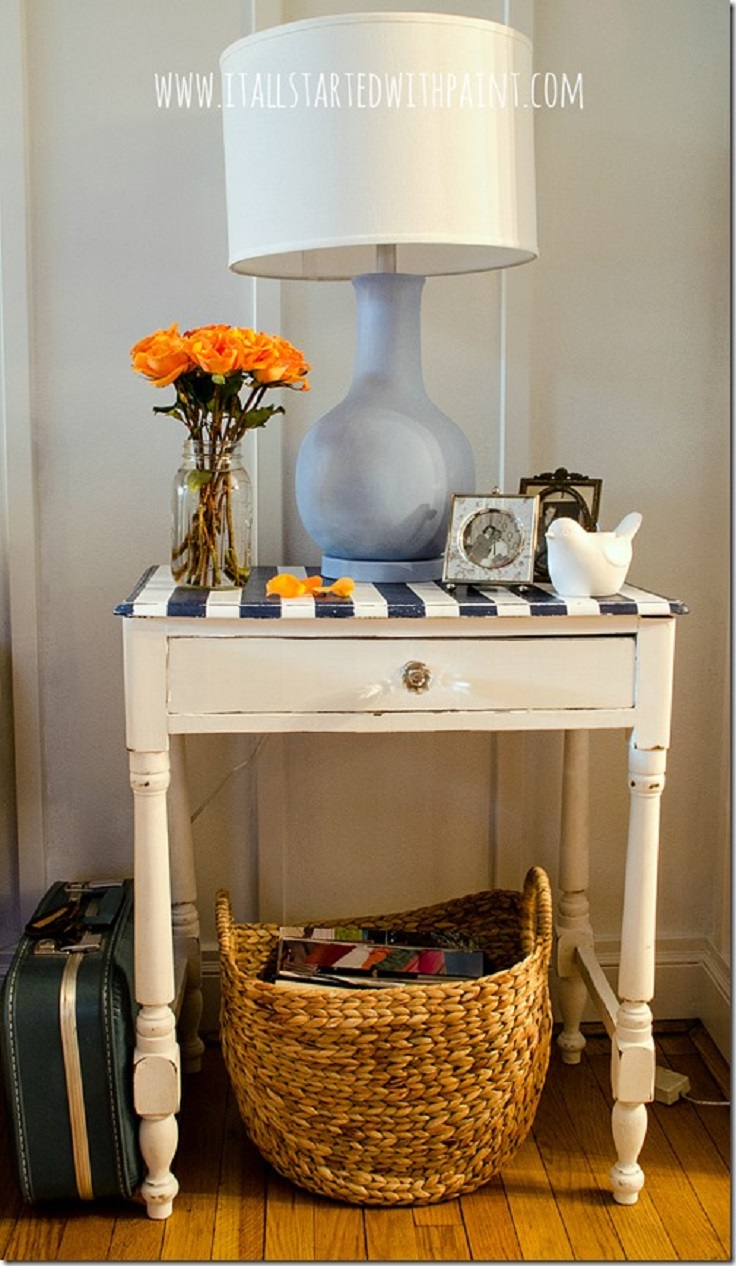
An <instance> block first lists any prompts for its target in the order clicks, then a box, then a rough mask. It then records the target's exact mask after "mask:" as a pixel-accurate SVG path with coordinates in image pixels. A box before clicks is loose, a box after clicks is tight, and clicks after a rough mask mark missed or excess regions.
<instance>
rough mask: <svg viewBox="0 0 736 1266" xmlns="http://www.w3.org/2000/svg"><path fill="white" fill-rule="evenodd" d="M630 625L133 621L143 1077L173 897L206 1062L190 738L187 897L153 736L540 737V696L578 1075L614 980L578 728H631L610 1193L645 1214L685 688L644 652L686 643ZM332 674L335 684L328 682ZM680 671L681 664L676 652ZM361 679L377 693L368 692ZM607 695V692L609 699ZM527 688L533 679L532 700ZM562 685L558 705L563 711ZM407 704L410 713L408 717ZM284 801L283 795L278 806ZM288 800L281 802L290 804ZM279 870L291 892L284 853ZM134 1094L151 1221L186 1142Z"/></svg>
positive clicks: (159, 1020)
mask: <svg viewBox="0 0 736 1266" xmlns="http://www.w3.org/2000/svg"><path fill="white" fill-rule="evenodd" d="M264 602H268V599H267V598H266V599H264ZM616 618H617V620H618V622H619V624H620V625H621V626H622V629H623V630H624V632H623V633H622V634H619V636H617V637H610V636H608V632H607V630H608V624H609V617H608V616H606V615H600V616H599V617H598V619H597V621H593V620H592V619H591V617H578V616H556V617H554V618H550V617H546V618H545V617H543V616H536V617H534V616H531V615H527V616H521V617H516V618H515V619H512V620H509V618H508V617H505V616H497V617H486V618H480V619H478V618H476V619H473V618H469V617H463V618H461V619H457V620H456V621H455V622H454V629H455V636H454V638H453V639H452V641H449V640H447V639H443V638H441V637H434V638H432V637H431V635H430V636H426V633H427V632H428V631H431V628H432V624H433V617H432V616H431V615H427V616H425V618H424V619H419V620H416V619H415V620H413V621H412V623H414V624H415V625H417V624H418V625H419V630H420V631H419V632H418V633H417V634H415V636H414V637H413V638H411V640H409V639H408V636H407V633H406V630H404V636H403V637H395V636H394V634H395V630H396V629H398V628H401V627H402V624H404V625H405V624H406V621H402V620H400V619H395V618H394V619H385V620H382V621H381V622H380V623H376V622H375V621H372V620H370V619H368V620H362V619H360V618H359V617H355V616H349V617H347V619H348V620H349V621H350V636H349V637H348V636H345V634H344V631H343V634H342V635H341V636H333V630H335V631H336V630H338V629H340V628H343V630H344V625H345V623H346V620H345V619H342V620H341V619H334V620H330V619H327V618H325V619H320V620H316V619H315V617H314V615H313V614H312V615H311V618H310V617H309V616H307V615H305V616H303V618H302V619H301V620H300V619H295V618H293V616H292V617H288V616H285V615H283V614H282V618H281V619H279V620H278V635H276V634H274V633H272V634H271V636H270V637H263V636H261V629H262V626H263V620H261V619H258V618H257V617H256V618H251V619H246V618H241V619H237V618H236V619H231V620H225V619H223V617H222V615H221V614H220V615H218V616H217V617H212V618H208V617H206V616H205V617H202V618H199V619H192V618H191V617H177V616H159V617H151V616H130V617H126V618H125V625H124V628H125V643H126V648H127V653H126V660H125V665H126V670H125V686H126V699H127V741H128V747H129V749H130V768H131V785H132V787H133V791H134V799H135V818H134V823H135V864H136V875H135V879H136V894H140V897H138V898H137V901H138V904H137V917H136V996H137V998H138V1000H139V1001H140V1002H141V1003H142V1004H143V1007H142V1011H141V1016H140V1018H139V1022H138V1048H137V1060H138V1061H139V1064H138V1065H137V1068H140V1069H141V1070H143V1069H145V1067H146V1064H145V1059H146V1058H148V1060H149V1062H150V1063H152V1065H153V1069H154V1072H158V1073H160V1071H161V1069H162V1068H163V1066H164V1064H165V1062H166V1060H167V1059H168V1058H169V1056H170V1051H171V1041H172V1029H173V1017H172V1020H171V1025H169V1024H168V1022H167V1020H166V1016H167V1014H170V1009H169V1004H170V1003H171V1001H172V999H173V994H174V985H173V951H172V913H171V905H172V900H173V928H174V932H176V931H177V930H178V931H179V933H180V934H182V933H183V934H184V936H185V937H186V938H187V941H188V945H187V950H188V959H189V966H190V969H191V972H192V978H191V981H190V988H189V993H190V995H192V999H190V1002H192V1000H193V998H194V997H196V1004H194V1005H190V1006H189V1007H188V1010H187V1015H186V1020H187V1032H186V1034H185V1035H184V1040H185V1041H186V1044H187V1051H188V1053H189V1055H190V1057H191V1056H194V1057H195V1058H196V1056H197V1054H198V1052H197V1050H196V1034H194V1033H193V1032H192V1024H193V1021H194V1018H195V1015H196V1012H197V1011H198V1008H199V999H200V996H201V994H200V982H201V974H200V967H199V944H198V923H197V918H196V891H195V877H194V866H193V849H192V833H191V829H190V819H189V814H188V812H187V811H186V808H185V805H186V791H185V787H184V780H185V766H184V761H183V759H182V755H183V753H182V747H181V740H180V739H179V738H176V737H174V751H175V754H176V756H175V766H176V773H177V779H178V782H179V786H178V787H176V788H175V789H174V795H173V796H172V810H173V813H172V816H171V851H172V857H173V859H174V861H173V866H172V870H173V874H174V879H175V886H174V888H173V889H172V887H171V885H170V881H169V869H168V858H169V824H168V822H167V813H166V790H167V787H168V770H169V758H168V753H167V751H165V750H164V751H150V750H149V751H146V750H137V745H138V744H141V743H147V742H148V741H149V738H150V736H152V735H153V736H158V735H160V734H161V733H162V731H166V732H167V733H168V732H169V731H170V732H171V733H172V735H174V736H176V735H177V733H178V729H179V726H180V723H181V712H182V710H183V708H184V707H186V711H187V719H188V723H189V725H190V727H191V730H192V731H194V732H196V730H197V729H200V728H201V729H202V730H204V731H205V732H211V731H212V730H213V729H216V728H217V727H218V726H219V725H220V724H221V723H223V721H224V719H225V715H226V716H227V723H228V724H229V725H230V726H232V727H233V728H237V729H240V730H242V731H245V732H251V731H259V730H263V729H268V728H269V725H270V724H271V722H272V719H273V716H274V714H275V713H276V712H278V713H279V714H280V716H281V720H282V725H283V727H284V729H285V730H287V731H289V732H291V731H293V732H296V733H299V732H300V731H303V730H304V729H310V728H312V727H314V728H316V729H318V730H319V731H322V732H331V731H334V730H337V731H340V730H343V729H347V730H348V731H349V730H350V728H351V722H352V719H353V718H354V717H355V716H359V717H360V718H361V721H362V723H363V726H364V728H365V731H366V732H367V733H369V734H371V733H373V734H375V733H376V732H378V733H379V734H380V733H382V732H383V731H384V729H385V727H386V724H387V723H389V725H390V724H391V723H393V724H396V723H397V722H398V721H399V720H400V718H402V717H404V716H405V715H407V713H408V715H409V716H411V718H412V722H413V725H414V726H415V727H416V728H417V730H421V731H424V733H425V734H427V733H428V734H433V733H435V732H436V731H442V730H444V729H445V728H446V727H464V726H466V725H467V724H468V723H471V724H473V725H476V726H483V727H485V728H486V729H488V730H503V729H504V728H506V727H507V726H510V727H513V726H514V724H515V723H516V718H517V717H518V715H519V714H526V722H525V724H526V725H527V726H528V727H530V728H533V727H534V725H535V723H536V719H537V708H536V700H537V699H538V700H539V711H540V713H541V715H542V717H543V718H544V721H545V723H551V724H554V725H555V727H556V728H558V729H564V730H567V731H568V733H567V736H566V744H565V759H564V763H563V813H562V835H561V844H560V875H561V883H562V895H561V898H560V906H559V925H560V929H561V953H560V968H561V976H562V980H561V982H560V986H561V987H560V1004H561V1007H562V1011H563V1018H564V1028H563V1034H562V1042H561V1044H562V1047H563V1052H564V1055H565V1058H567V1059H568V1060H569V1062H576V1061H577V1060H579V1053H580V1049H581V1046H582V1041H581V1038H580V1034H579V1024H580V1020H581V1017H582V1011H583V1003H584V998H583V996H582V995H583V989H582V986H583V982H584V981H585V980H586V979H587V980H590V979H593V980H594V981H595V982H598V981H599V977H598V976H596V973H595V969H594V970H593V973H592V975H591V969H590V966H589V967H588V970H587V972H586V973H585V974H582V975H581V974H580V972H579V968H578V963H577V961H576V948H577V946H578V945H580V946H581V947H582V948H584V949H585V951H586V954H587V956H588V958H589V959H590V956H591V954H592V941H593V937H592V929H591V925H590V920H589V917H588V897H587V886H588V857H587V854H588V849H589V837H588V829H587V794H588V791H587V782H588V772H589V771H588V750H587V735H586V734H584V733H580V734H579V733H577V732H578V731H585V730H586V729H587V728H588V726H589V725H590V724H591V723H592V724H601V723H608V724H618V725H620V726H624V727H626V728H627V729H631V759H630V770H629V787H630V801H631V803H630V817H629V835H628V847H627V854H626V856H627V865H626V893H625V902H624V916H623V922H622V929H621V966H620V972H619V993H620V996H621V1004H620V1006H619V1007H618V1010H617V1013H616V1018H615V1028H614V1034H613V1057H612V1085H613V1093H614V1098H615V1099H616V1104H615V1108H614V1118H613V1133H614V1139H615V1142H616V1145H617V1149H618V1161H617V1163H616V1165H615V1166H614V1168H613V1171H612V1182H613V1190H614V1195H615V1198H616V1199H617V1200H619V1201H620V1202H622V1203H632V1202H633V1200H635V1199H636V1195H637V1193H638V1190H639V1188H640V1187H641V1185H642V1183H643V1175H642V1173H641V1169H640V1167H639V1165H638V1159H637V1158H638V1152H639V1149H640V1148H641V1145H642V1142H643V1138H644V1130H645V1128H646V1112H645V1111H644V1109H643V1107H642V1105H643V1104H644V1103H646V1102H648V1101H649V1100H650V1099H651V1097H652V1093H651V1085H650V1082H651V1083H653V1077H654V1054H653V1052H654V1046H653V1041H652V1028H651V1020H652V1013H651V1010H650V1008H649V1006H648V1000H649V999H650V998H651V996H652V993H653V972H654V935H653V928H654V919H655V914H656V867H657V855H658V827H659V816H658V812H657V811H655V807H654V806H655V805H656V806H658V802H659V795H660V793H661V790H662V785H663V774H664V764H665V751H664V747H665V745H666V729H667V722H668V719H669V711H670V695H671V689H672V680H671V673H670V676H669V677H667V676H665V675H664V674H663V673H662V671H661V670H660V667H659V662H658V661H655V660H652V659H651V657H650V659H649V661H648V662H649V664H650V666H651V671H652V677H653V685H652V686H651V688H650V684H649V681H648V679H647V671H646V664H647V660H646V657H644V656H641V655H639V653H638V644H639V642H640V641H642V640H643V641H645V642H646V643H647V645H649V644H650V642H651V640H652V634H651V630H652V628H654V629H658V630H661V636H660V638H659V641H660V643H662V644H663V645H666V646H667V647H668V648H669V650H670V652H671V650H672V646H673V641H672V638H671V636H669V635H668V636H666V637H665V634H664V629H665V627H667V628H669V627H670V626H674V618H673V617H668V618H662V617H659V618H657V617H641V616H638V615H630V616H624V615H621V616H617V617H616ZM434 622H436V624H437V625H439V627H440V628H444V627H445V624H446V620H445V618H444V617H443V616H442V615H440V616H439V617H436V618H435V621H434ZM581 623H582V624H583V625H584V627H586V628H591V629H597V636H595V635H594V634H592V633H587V634H585V633H583V632H581V631H580V624H581ZM514 624H515V626H516V628H517V630H518V635H517V636H516V637H511V638H509V637H507V636H505V630H506V629H507V628H508V627H510V626H511V625H514ZM307 627H309V628H310V629H311V637H309V638H305V637H304V636H303V634H304V630H305V629H306V628H307ZM560 628H561V629H562V630H563V633H562V635H560ZM183 634H185V635H183ZM593 649H595V652H596V654H597V655H598V657H599V658H598V660H597V662H596V671H595V672H594V673H590V672H589V673H587V680H586V663H589V659H588V657H589V656H590V653H591V651H592V650H593ZM407 652H408V653H409V655H410V658H411V660H412V661H424V662H425V663H427V664H431V665H432V667H431V669H430V670H429V672H430V687H429V689H428V690H427V691H426V692H421V693H419V694H417V693H416V692H414V691H413V690H410V689H408V687H407V684H406V678H405V675H404V674H403V673H402V669H401V665H402V664H405V663H406V654H407ZM445 659H449V661H450V662H451V664H452V673H451V677H452V681H453V683H454V685H455V687H456V688H455V689H448V688H447V686H445V687H444V688H443V689H442V690H441V692H440V697H439V704H440V706H437V705H436V704H435V705H434V706H432V704H431V692H432V684H431V682H432V680H433V679H434V675H435V674H437V676H438V677H439V680H440V684H441V682H442V673H443V671H445V672H446V674H447V675H448V676H450V674H449V673H447V670H446V667H445V668H443V664H444V661H445ZM635 661H636V663H637V689H636V692H634V690H633V685H634V662H635ZM325 663H326V664H328V665H330V667H331V671H329V672H322V671H321V666H322V665H323V664H325ZM667 663H668V664H669V666H670V669H671V667H672V655H671V653H670V655H669V658H668V659H667ZM162 665H164V666H165V669H164V671H162ZM436 665H439V669H438V668H437V667H436ZM389 666H390V667H389ZM387 680H389V681H390V686H389V689H388V692H386V690H385V689H383V690H379V691H377V690H376V687H375V684H374V683H376V682H383V683H385V682H386V681H387ZM361 681H362V682H363V683H365V685H364V689H361V688H360V682H361ZM581 682H582V683H584V684H583V687H582V691H581ZM603 682H605V683H606V687H605V689H602V687H601V683H603ZM305 683H306V689H305ZM481 683H482V685H481ZM518 683H522V689H521V690H519V686H518ZM550 683H552V684H553V688H554V689H553V694H555V692H556V694H555V697H554V698H553V697H552V695H551V694H550ZM592 683H594V685H592ZM152 684H153V690H152ZM611 692H612V693H611ZM612 698H613V699H614V700H615V699H616V698H619V699H622V700H624V701H625V704H626V705H627V706H622V707H620V708H619V713H618V716H617V717H616V719H615V720H614V719H613V718H612V709H611V700H612ZM336 700H337V701H338V703H339V708H338V707H337V706H336ZM366 701H368V706H367V705H366ZM407 701H408V702H409V703H410V704H411V706H407ZM427 701H430V703H429V706H426V704H427ZM225 704H227V709H228V710H227V713H226V714H225V713H224V705H225ZM421 705H425V706H421ZM596 710H598V713H599V717H598V719H597V721H596V720H595V712H596ZM640 722H641V723H642V725H643V726H644V727H645V732H646V733H647V734H648V735H650V736H654V737H656V738H658V739H660V740H661V745H658V746H657V748H656V749H655V750H654V751H651V750H647V749H645V748H643V747H642V746H641V735H640V728H639V727H640ZM279 790H280V789H278V788H276V789H275V793H276V795H277V796H278V794H279ZM280 798H281V800H283V795H282V796H281V797H280ZM280 861H281V867H282V880H283V878H284V874H283V861H284V853H283V851H282V852H281V854H280ZM274 895H275V898H276V904H277V906H278V907H279V908H278V913H279V915H280V916H281V917H284V910H283V902H282V903H280V905H279V903H278V894H277V893H276V894H274ZM593 992H594V995H595V997H596V999H597V1000H598V1001H599V1002H602V1003H603V1007H604V1014H606V1018H607V1019H608V1020H609V1021H610V1019H611V1011H612V1007H611V1005H610V999H609V998H608V995H607V994H606V992H605V990H603V989H602V988H600V986H599V987H597V988H595V989H594V991H593ZM642 999H647V1002H643V1001H641V1000H642ZM141 1026H143V1027H141ZM146 1026H147V1027H146ZM156 1061H158V1062H156ZM137 1084H138V1083H136V1085H137ZM151 1084H153V1083H151ZM145 1085H146V1086H148V1082H146V1083H145ZM136 1094H137V1099H136V1103H137V1107H138V1111H139V1112H140V1113H141V1115H142V1116H143V1117H144V1118H145V1120H146V1127H145V1132H144V1136H142V1138H143V1137H144V1138H145V1146H146V1149H147V1150H146V1151H145V1153H144V1154H145V1156H146V1159H147V1161H148V1163H149V1166H150V1167H151V1169H152V1173H153V1174H155V1177H154V1176H152V1177H149V1178H148V1179H147V1181H146V1182H145V1183H144V1186H143V1194H144V1197H145V1198H146V1200H147V1202H148V1204H149V1212H151V1215H152V1216H156V1217H161V1216H167V1214H168V1212H170V1209H171V1201H172V1199H173V1187H174V1185H175V1180H174V1179H173V1178H171V1176H170V1174H169V1171H168V1169H167V1168H166V1165H168V1164H170V1161H171V1155H169V1154H168V1153H167V1148H168V1146H169V1144H170V1141H171V1134H170V1122H169V1120H168V1118H170V1117H171V1114H172V1113H173V1112H175V1110H176V1105H172V1101H171V1098H170V1096H169V1097H168V1098H167V1096H166V1094H165V1093H164V1091H163V1090H162V1098H161V1104H160V1105H157V1103H156V1101H155V1098H152V1097H151V1095H150V1094H149V1093H146V1094H145V1095H142V1094H141V1095H138V1090H136ZM642 1113H643V1115H642Z"/></svg>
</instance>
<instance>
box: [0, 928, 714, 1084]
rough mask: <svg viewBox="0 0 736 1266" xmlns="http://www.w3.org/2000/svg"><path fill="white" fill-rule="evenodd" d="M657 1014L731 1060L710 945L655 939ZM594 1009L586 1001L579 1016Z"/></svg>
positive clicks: (205, 958) (216, 991) (210, 985)
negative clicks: (707, 1040)
mask: <svg viewBox="0 0 736 1266" xmlns="http://www.w3.org/2000/svg"><path fill="white" fill-rule="evenodd" d="M596 949H597V951H598V958H599V961H600V964H601V966H602V968H603V970H604V972H605V974H606V976H607V977H608V980H609V981H610V983H611V985H612V987H613V988H614V989H615V987H616V974H617V971H618V958H619V944H618V941H617V940H613V939H605V938H601V939H600V940H597V941H596ZM12 952H13V951H12V946H11V947H9V948H4V949H2V950H0V978H4V977H5V974H6V972H7V970H8V967H9V966H10V960H11V958H12ZM550 983H551V994H552V1005H553V1007H554V1011H555V1018H556V1019H559V1018H560V1017H559V1008H558V1006H557V988H556V977H555V973H554V972H552V974H551V980H550ZM202 993H203V998H204V1009H203V1013H202V1031H203V1032H204V1033H216V1032H217V1031H218V1029H219V1019H220V967H219V960H218V953H217V947H216V946H215V945H206V946H204V947H203V949H202ZM652 1010H653V1012H654V1018H655V1019H656V1020H700V1021H702V1023H703V1025H704V1026H705V1028H706V1029H707V1031H708V1033H709V1034H710V1036H711V1038H712V1039H713V1041H714V1042H715V1044H716V1046H717V1047H718V1049H719V1051H720V1052H721V1054H722V1055H723V1057H724V1059H726V1060H728V1062H729V1063H730V1060H731V971H730V967H729V965H728V963H727V962H726V961H725V960H724V959H723V957H722V956H721V955H720V954H719V953H718V951H717V950H716V948H715V946H714V945H712V943H711V942H710V941H708V940H705V939H702V940H700V939H686V938H684V937H682V938H679V939H678V938H676V937H673V938H671V939H668V940H661V941H658V943H657V976H656V996H655V999H654V1004H653V1007H652ZM597 1018H598V1017H597V1014H596V1012H595V1009H594V1007H593V1005H592V1003H588V1005H587V1007H586V1010H585V1014H584V1016H583V1019H584V1020H595V1019H597Z"/></svg>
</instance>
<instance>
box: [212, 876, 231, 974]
mask: <svg viewBox="0 0 736 1266" xmlns="http://www.w3.org/2000/svg"><path fill="white" fill-rule="evenodd" d="M215 924H216V926H217V940H218V942H219V945H220V951H221V953H223V954H226V955H227V957H228V958H232V953H233V947H232V940H233V929H234V926H235V924H234V921H233V908H232V905H231V904H230V893H229V892H227V891H226V889H225V888H219V889H218V891H217V895H216V897H215Z"/></svg>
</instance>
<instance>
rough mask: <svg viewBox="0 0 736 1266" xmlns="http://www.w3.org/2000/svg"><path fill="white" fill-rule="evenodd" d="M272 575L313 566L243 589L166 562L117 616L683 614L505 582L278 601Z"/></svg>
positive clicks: (266, 574)
mask: <svg viewBox="0 0 736 1266" xmlns="http://www.w3.org/2000/svg"><path fill="white" fill-rule="evenodd" d="M278 572H290V573H291V574H292V575H295V576H299V577H304V576H307V575H316V574H318V572H319V569H318V568H317V567H286V566H284V567H254V568H253V571H252V572H251V575H250V578H249V580H248V583H247V585H245V586H244V588H242V589H219V590H210V589H188V588H183V587H181V586H178V585H176V584H175V582H174V580H173V579H172V575H171V571H170V569H169V567H168V566H159V567H155V566H154V567H149V568H148V570H147V571H145V572H144V573H143V575H142V576H141V578H140V580H139V581H138V584H137V585H136V586H135V588H134V589H133V591H132V593H131V594H130V596H129V597H128V598H126V599H125V601H124V602H121V603H119V605H118V606H117V607H116V608H115V615H122V616H148V617H162V616H166V617H171V616H181V617H186V618H188V619H191V618H192V617H195V618H201V617H207V618H218V617H219V618H221V619H242V620H278V619H287V618H297V619H311V618H318V619H319V618H322V619H325V618H326V619H345V618H348V619H352V618H358V619H361V618H362V619H424V618H446V617H448V616H449V617H450V618H452V617H455V616H475V617H478V616H591V615H593V616H597V615H604V616H605V615H639V616H673V615H685V614H686V613H687V607H686V606H685V604H684V603H683V602H680V601H678V600H677V599H673V598H664V597H662V596H661V595H660V594H656V593H650V592H649V591H648V590H645V589H638V588H636V587H635V586H634V585H624V586H623V588H622V589H621V592H620V593H617V594H614V595H613V596H611V597H608V598H561V597H560V596H559V594H556V593H555V592H554V590H553V589H552V587H551V585H541V584H540V585H536V584H535V585H521V584H519V585H504V586H502V587H501V586H498V587H496V588H493V589H490V588H486V589H477V588H476V587H475V586H473V585H458V586H457V588H456V589H454V590H450V589H448V587H447V586H446V585H444V584H443V583H442V582H441V581H435V580H432V581H424V582H421V583H418V584H381V583H377V584H370V583H368V582H367V581H359V582H358V583H357V584H356V586H355V590H354V592H353V593H352V595H351V596H350V598H335V597H332V596H330V595H326V596H324V597H318V598H313V597H304V598H278V597H270V596H269V597H267V596H266V583H267V581H268V580H270V579H271V577H272V576H275V575H276V574H277V573H278Z"/></svg>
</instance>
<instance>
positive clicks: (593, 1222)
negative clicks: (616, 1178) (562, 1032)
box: [534, 1052, 625, 1261]
mask: <svg viewBox="0 0 736 1266" xmlns="http://www.w3.org/2000/svg"><path fill="white" fill-rule="evenodd" d="M552 1058H553V1060H554V1061H558V1060H559V1062H560V1063H562V1060H561V1058H560V1056H559V1055H558V1054H557V1052H555V1053H554V1054H553V1056H552ZM534 1137H535V1139H536V1141H537V1145H538V1147H539V1151H540V1155H541V1157H542V1161H543V1163H544V1167H545V1169H546V1171H547V1177H548V1179H549V1183H550V1187H551V1189H552V1194H553V1195H554V1198H555V1201H556V1204H557V1208H558V1210H559V1213H560V1216H561V1218H562V1222H563V1224H564V1227H565V1231H566V1232H567V1236H568V1238H569V1240H570V1244H571V1246H572V1251H573V1255H574V1257H575V1258H576V1259H577V1260H580V1261H621V1260H624V1259H625V1253H624V1250H623V1246H622V1244H621V1240H620V1239H619V1236H618V1234H617V1233H616V1229H615V1226H614V1224H613V1221H612V1219H611V1214H610V1203H611V1200H610V1195H609V1193H608V1192H604V1191H602V1190H601V1189H600V1187H599V1186H598V1184H597V1183H596V1179H595V1175H594V1174H593V1171H592V1169H591V1166H590V1161H589V1160H588V1158H587V1156H586V1155H585V1152H584V1150H583V1148H582V1145H581V1142H580V1139H579V1137H578V1134H577V1129H576V1126H575V1124H574V1123H573V1118H572V1117H571V1115H570V1112H569V1109H568V1107H567V1105H566V1103H565V1100H564V1098H563V1096H562V1093H561V1091H560V1088H559V1085H558V1084H557V1079H556V1078H555V1077H554V1076H553V1077H548V1078H547V1083H546V1085H545V1088H544V1092H543V1094H542V1099H541V1102H540V1105H539V1108H538V1110H537V1115H536V1119H535V1121H534Z"/></svg>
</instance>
